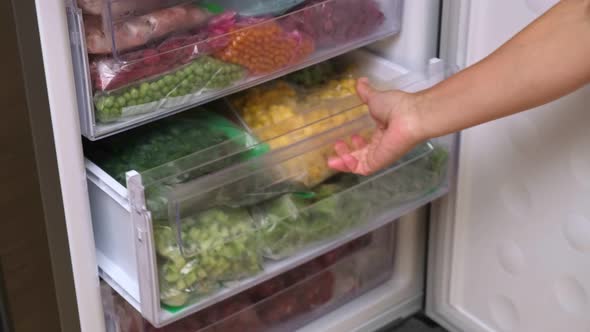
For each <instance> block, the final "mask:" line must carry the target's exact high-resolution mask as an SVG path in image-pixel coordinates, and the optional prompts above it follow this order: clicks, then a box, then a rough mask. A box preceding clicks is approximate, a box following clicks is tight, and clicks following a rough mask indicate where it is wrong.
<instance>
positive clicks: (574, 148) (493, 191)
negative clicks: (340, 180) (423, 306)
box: [427, 0, 590, 332]
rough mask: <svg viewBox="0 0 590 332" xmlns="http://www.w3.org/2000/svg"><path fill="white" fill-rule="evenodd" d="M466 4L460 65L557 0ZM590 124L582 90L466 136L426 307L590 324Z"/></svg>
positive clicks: (481, 326) (458, 316)
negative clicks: (456, 182) (466, 29)
mask: <svg viewBox="0 0 590 332" xmlns="http://www.w3.org/2000/svg"><path fill="white" fill-rule="evenodd" d="M451 2H455V1H451ZM458 2H459V1H457V2H455V5H457V3H458ZM460 2H461V3H463V4H462V5H461V6H468V7H467V8H468V10H466V11H465V9H464V8H463V11H464V13H465V14H466V16H464V17H463V18H462V19H463V24H464V25H466V26H467V27H468V31H467V32H466V33H464V34H463V37H459V38H465V39H464V40H459V41H455V43H454V44H455V45H464V46H465V48H464V49H463V51H464V52H463V53H457V54H456V59H459V60H458V61H459V62H461V61H464V63H465V64H472V63H474V62H476V61H478V60H479V59H481V58H483V57H485V56H486V55H488V54H489V53H490V52H492V51H493V50H495V49H496V48H497V47H498V46H500V45H501V44H502V43H503V42H505V41H506V40H508V39H509V38H510V37H511V36H513V35H514V34H515V33H517V32H518V31H519V30H520V29H521V28H523V27H524V26H526V24H528V23H529V22H530V21H532V20H533V19H534V18H535V17H536V16H537V15H538V14H539V13H541V12H542V11H543V10H544V9H546V8H548V6H550V1H542V0H539V1H533V0H528V1H525V0H519V1H509V0H501V1H472V2H470V3H469V2H466V1H460ZM456 12H461V11H460V10H457V11H456ZM455 19H457V18H455ZM451 51H452V50H449V49H447V50H446V54H451ZM461 59H462V60H461ZM555 65H556V66H558V65H559V63H556V64H555ZM589 124H590V88H585V89H582V90H581V91H578V92H576V93H574V94H573V95H571V96H568V97H566V98H563V99H561V100H559V101H557V102H554V103H552V104H550V105H547V106H544V107H540V108H539V109H537V110H533V111H529V112H527V113H524V114H520V115H517V116H514V117H511V118H507V119H503V120H499V121H496V122H494V123H490V124H486V125H482V126H479V127H477V128H474V129H471V130H467V131H465V132H464V133H463V134H462V145H461V153H460V161H459V168H460V169H459V181H458V186H457V190H456V192H455V193H454V194H453V195H451V196H450V197H449V198H448V199H447V200H446V201H445V202H441V204H439V205H438V206H437V209H436V211H435V212H436V214H435V219H433V227H432V234H431V247H430V262H429V264H430V270H429V275H428V276H429V278H430V280H429V282H428V299H427V301H428V304H427V309H428V312H429V314H430V315H431V316H433V317H434V318H435V319H437V320H439V321H441V322H442V323H443V324H445V325H446V326H447V327H449V328H451V329H454V330H461V331H535V332H537V331H538V332H542V331H590V315H588V313H590V131H589V130H588V126H589Z"/></svg>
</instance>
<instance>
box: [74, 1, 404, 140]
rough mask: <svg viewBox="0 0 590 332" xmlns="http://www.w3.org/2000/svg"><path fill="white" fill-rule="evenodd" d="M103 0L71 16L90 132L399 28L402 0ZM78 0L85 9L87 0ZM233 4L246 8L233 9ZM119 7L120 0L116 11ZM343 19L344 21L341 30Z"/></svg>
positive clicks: (121, 125) (232, 88)
mask: <svg viewBox="0 0 590 332" xmlns="http://www.w3.org/2000/svg"><path fill="white" fill-rule="evenodd" d="M103 1H106V2H104V3H103V2H102V1H99V3H100V4H101V5H102V6H103V7H104V8H107V9H103V11H102V13H103V15H102V16H93V15H83V14H79V13H78V14H76V12H75V11H74V12H72V15H71V16H70V18H71V19H70V20H71V21H72V22H71V23H70V27H71V29H72V30H75V31H73V32H72V36H73V37H72V38H75V36H84V40H82V41H79V40H73V41H72V45H73V47H74V48H75V52H74V56H75V57H76V58H75V59H74V60H75V61H74V63H75V64H76V66H77V67H79V68H77V74H78V75H77V76H78V77H77V84H78V85H79V86H80V89H79V99H80V100H79V103H80V106H81V112H84V113H85V114H83V115H82V116H81V119H82V121H83V123H82V129H83V131H84V134H85V135H86V136H87V137H88V138H90V139H97V138H101V137H104V136H105V135H110V134H112V133H114V132H118V131H122V130H125V129H126V128H129V127H131V126H134V125H137V124H140V123H144V122H147V121H151V120H153V119H155V118H157V117H161V116H164V115H165V114H170V113H173V112H177V111H181V110H183V109H186V108H189V107H191V106H196V105H198V104H202V103H204V102H207V101H211V100H213V99H215V98H219V97H221V96H223V95H227V94H229V93H232V92H236V91H239V90H241V89H243V88H245V87H250V86H253V85H255V84H258V83H261V82H264V81H267V80H269V79H271V78H274V77H277V76H280V75H283V74H286V73H289V72H291V71H294V70H295V69H300V68H302V67H304V66H306V65H309V64H312V63H315V62H318V61H319V60H323V59H325V58H328V57H333V56H336V55H339V54H342V53H344V52H346V51H348V50H351V49H354V48H357V47H360V46H362V45H365V44H367V43H370V42H372V41H376V40H379V39H381V38H384V37H386V36H390V35H392V34H395V33H396V32H398V31H399V29H400V26H401V9H402V3H403V0H322V1H316V0H308V1H304V2H302V3H301V1H300V0H292V1H286V2H281V3H280V4H279V3H277V2H275V1H273V2H272V4H273V5H277V8H274V9H273V6H271V7H266V4H269V3H271V2H270V1H260V0H252V1H240V2H234V1H229V2H231V3H228V7H227V8H224V7H223V6H222V5H223V3H221V6H220V5H218V4H216V5H204V4H202V3H198V2H197V3H195V2H191V1H172V0H170V1H164V0H162V1H158V0H151V1H148V3H147V5H146V7H145V8H148V9H145V10H137V8H134V7H135V6H136V5H137V4H138V3H137V0H118V1H115V0H103ZM80 3H84V4H85V7H83V8H85V10H86V12H88V8H89V7H90V5H89V4H88V3H90V1H85V0H79V4H78V5H79V6H80ZM236 3H238V4H237V5H236ZM260 4H263V5H260ZM234 5H235V6H238V5H239V7H240V8H237V9H238V10H234V8H231V7H232V6H234ZM105 6H106V7H105ZM293 6H295V7H293ZM115 7H116V8H120V9H118V12H116V13H113V12H112V8H115ZM283 7H284V8H283ZM108 8H111V10H108ZM129 8H131V9H129ZM142 8H143V7H142ZM149 8H151V9H149ZM244 8H250V10H251V11H252V10H253V11H257V10H258V9H265V8H266V9H265V10H266V11H270V12H272V13H273V14H265V15H262V16H260V15H256V16H245V15H240V13H242V12H244V11H245V9H244ZM257 8H258V9H257ZM278 8H283V9H281V10H278ZM285 8H287V9H289V12H287V13H286V14H285V15H283V16H279V17H276V16H273V15H278V14H277V13H279V12H283V11H284V9H285ZM240 10H242V11H240ZM265 10H262V11H261V12H264V11H265ZM117 14H118V15H117ZM343 26H346V27H347V29H339V27H343Z"/></svg>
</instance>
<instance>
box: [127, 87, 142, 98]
mask: <svg viewBox="0 0 590 332" xmlns="http://www.w3.org/2000/svg"><path fill="white" fill-rule="evenodd" d="M138 97H139V90H137V89H136V88H133V89H131V91H130V92H129V98H128V99H136V98H138Z"/></svg>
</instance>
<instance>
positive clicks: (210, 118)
mask: <svg viewBox="0 0 590 332" xmlns="http://www.w3.org/2000/svg"><path fill="white" fill-rule="evenodd" d="M222 143H224V144H222ZM254 143H255V141H254V139H253V138H252V137H251V136H249V135H248V134H247V133H246V132H245V131H243V130H242V129H241V128H239V127H238V126H236V125H234V124H233V123H231V122H230V121H229V120H227V119H225V118H223V117H222V116H220V115H217V114H215V113H211V112H207V111H204V110H203V109H202V108H197V109H194V110H193V111H189V112H185V113H182V114H178V115H176V116H173V117H169V118H166V119H162V120H160V121H158V122H154V123H151V124H149V125H146V126H143V127H140V128H137V129H134V130H131V131H128V132H125V133H122V134H119V135H115V136H112V137H109V138H105V139H103V140H100V141H97V142H87V143H86V144H85V149H84V151H85V155H86V156H87V157H88V158H89V159H90V160H92V161H93V162H95V163H96V164H97V165H98V166H99V167H101V168H102V169H103V170H104V171H105V172H107V173H108V174H110V175H111V176H113V177H114V178H115V179H116V180H117V181H119V182H120V183H121V184H123V185H125V181H126V179H125V173H126V172H128V171H130V170H135V171H137V172H140V173H141V172H145V171H148V170H152V169H154V168H157V167H165V170H161V171H160V172H159V174H160V175H161V176H162V177H164V176H166V177H169V176H174V175H177V176H176V177H175V178H174V180H169V181H173V182H186V181H188V180H190V179H194V178H195V177H198V176H202V175H204V174H206V172H212V171H215V170H216V169H212V168H200V169H199V170H200V172H197V171H194V172H189V173H184V172H183V171H184V168H185V166H183V167H177V166H179V161H178V160H181V159H182V158H183V157H186V156H188V155H192V154H195V153H197V152H199V151H202V150H205V149H207V148H210V147H213V146H217V145H219V146H220V147H221V148H219V149H209V150H207V156H203V159H204V158H207V159H209V160H216V159H218V158H221V157H222V156H225V155H227V154H233V153H235V152H236V151H243V150H247V148H248V147H250V146H252V145H253V144H254ZM232 156H233V158H232V157H230V158H227V159H220V160H221V162H220V163H217V164H216V166H217V167H219V168H221V167H223V166H224V165H231V164H233V163H235V162H237V161H239V160H240V159H241V158H245V157H248V156H247V155H245V154H235V155H232ZM236 159H237V160H236ZM180 165H181V166H182V164H180ZM192 166H193V167H196V166H198V165H192ZM187 174H188V175H190V176H187ZM146 180H147V179H146ZM169 184H170V183H169Z"/></svg>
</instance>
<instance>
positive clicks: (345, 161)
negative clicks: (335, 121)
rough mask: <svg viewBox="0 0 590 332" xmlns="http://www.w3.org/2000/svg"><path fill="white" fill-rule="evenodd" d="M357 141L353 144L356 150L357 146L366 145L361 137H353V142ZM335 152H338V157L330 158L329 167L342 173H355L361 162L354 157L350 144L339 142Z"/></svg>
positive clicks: (335, 145)
mask: <svg viewBox="0 0 590 332" xmlns="http://www.w3.org/2000/svg"><path fill="white" fill-rule="evenodd" d="M355 140H356V143H353V146H354V147H355V149H356V147H357V146H359V147H360V146H362V145H364V144H365V143H364V140H363V139H362V138H361V137H360V136H356V138H354V137H353V141H355ZM334 151H336V154H337V157H334V158H330V159H329V160H328V166H330V168H333V169H335V170H338V171H341V172H355V170H356V168H357V167H358V164H359V161H358V160H357V159H356V158H355V157H353V156H352V152H351V150H350V148H349V146H348V144H346V143H345V142H343V141H338V142H336V144H334Z"/></svg>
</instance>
